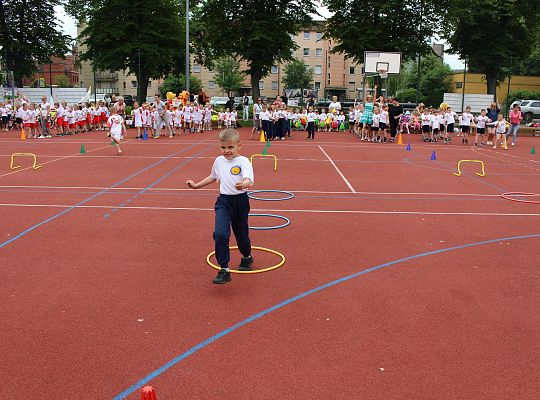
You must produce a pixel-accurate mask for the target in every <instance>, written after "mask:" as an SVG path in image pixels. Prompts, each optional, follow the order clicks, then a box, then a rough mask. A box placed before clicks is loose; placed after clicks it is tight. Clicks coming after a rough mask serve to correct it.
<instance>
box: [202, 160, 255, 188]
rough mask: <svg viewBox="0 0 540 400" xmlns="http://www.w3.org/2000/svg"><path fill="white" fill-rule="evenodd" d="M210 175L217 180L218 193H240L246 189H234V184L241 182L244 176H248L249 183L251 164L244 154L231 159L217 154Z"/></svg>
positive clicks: (251, 172)
mask: <svg viewBox="0 0 540 400" xmlns="http://www.w3.org/2000/svg"><path fill="white" fill-rule="evenodd" d="M210 176H211V177H212V178H214V179H217V180H219V193H221V194H229V195H232V194H240V193H244V192H247V189H241V190H238V189H236V186H234V185H235V184H236V183H238V182H242V181H243V180H244V178H249V179H250V180H251V183H253V182H254V180H253V166H252V165H251V163H250V162H249V160H248V159H247V158H246V157H244V156H238V157H234V158H233V159H232V160H227V159H226V158H225V157H224V156H219V157H218V158H216V160H215V161H214V165H212V172H211V173H210Z"/></svg>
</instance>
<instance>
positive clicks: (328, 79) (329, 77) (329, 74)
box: [328, 74, 330, 85]
mask: <svg viewBox="0 0 540 400" xmlns="http://www.w3.org/2000/svg"><path fill="white" fill-rule="evenodd" d="M328 84H329V85H330V74H328Z"/></svg>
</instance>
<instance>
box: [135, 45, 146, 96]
mask: <svg viewBox="0 0 540 400" xmlns="http://www.w3.org/2000/svg"><path fill="white" fill-rule="evenodd" d="M137 56H138V58H139V59H138V63H139V66H138V67H139V68H138V69H139V73H138V75H137V100H138V101H139V102H140V103H142V101H143V96H142V93H141V85H140V82H139V81H140V80H141V49H140V48H139V49H137ZM139 96H140V97H139ZM144 97H146V94H145V95H144Z"/></svg>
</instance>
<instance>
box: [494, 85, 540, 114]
mask: <svg viewBox="0 0 540 400" xmlns="http://www.w3.org/2000/svg"><path fill="white" fill-rule="evenodd" d="M516 100H540V92H533V91H531V90H516V91H512V92H510V93H509V95H508V97H507V98H506V100H505V102H504V104H503V106H502V107H501V108H502V110H504V111H505V114H508V111H509V108H510V104H512V103H513V102H514V101H516Z"/></svg>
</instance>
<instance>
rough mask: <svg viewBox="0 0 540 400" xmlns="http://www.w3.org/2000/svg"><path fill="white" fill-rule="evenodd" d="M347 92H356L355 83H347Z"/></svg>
mask: <svg viewBox="0 0 540 400" xmlns="http://www.w3.org/2000/svg"><path fill="white" fill-rule="evenodd" d="M349 92H356V83H355V82H349Z"/></svg>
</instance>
